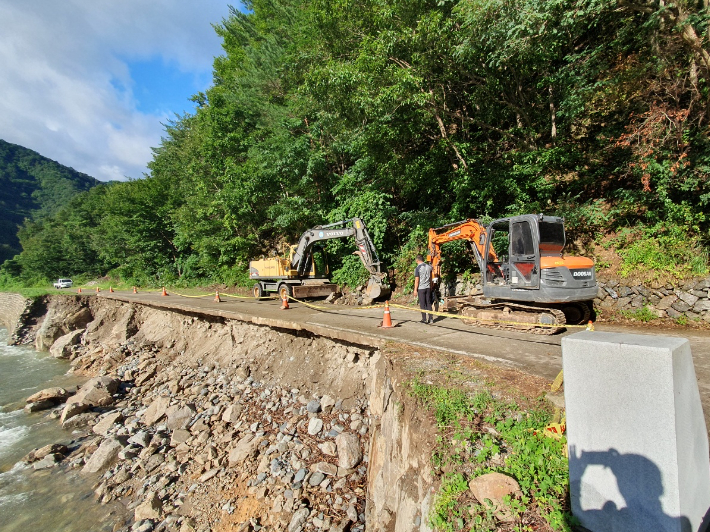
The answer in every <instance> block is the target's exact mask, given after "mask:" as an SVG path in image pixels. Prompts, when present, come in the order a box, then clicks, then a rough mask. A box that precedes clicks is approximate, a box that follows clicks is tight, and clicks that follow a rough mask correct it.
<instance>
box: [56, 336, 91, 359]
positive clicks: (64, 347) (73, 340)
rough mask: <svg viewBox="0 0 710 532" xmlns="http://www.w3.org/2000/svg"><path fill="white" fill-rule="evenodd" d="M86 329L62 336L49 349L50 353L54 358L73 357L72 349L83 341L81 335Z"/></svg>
mask: <svg viewBox="0 0 710 532" xmlns="http://www.w3.org/2000/svg"><path fill="white" fill-rule="evenodd" d="M83 333H84V329H77V330H76V331H72V332H70V333H68V334H65V335H63V336H60V337H59V338H57V340H56V341H55V342H54V343H53V344H52V347H50V348H49V353H50V354H51V355H52V356H53V357H54V358H69V356H70V355H71V347H72V346H73V345H77V344H78V343H79V341H80V340H81V335H82V334H83Z"/></svg>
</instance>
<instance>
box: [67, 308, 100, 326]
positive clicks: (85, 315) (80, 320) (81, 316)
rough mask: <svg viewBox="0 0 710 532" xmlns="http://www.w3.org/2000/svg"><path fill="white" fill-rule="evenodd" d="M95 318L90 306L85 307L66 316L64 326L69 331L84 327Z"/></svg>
mask: <svg viewBox="0 0 710 532" xmlns="http://www.w3.org/2000/svg"><path fill="white" fill-rule="evenodd" d="M93 319H94V317H93V315H92V314H91V310H90V309H89V308H88V307H83V308H81V309H79V310H77V311H76V312H74V313H72V314H69V316H67V317H66V318H64V328H65V329H67V330H69V331H73V330H74V329H84V328H86V325H87V324H88V323H89V322H91V320H93Z"/></svg>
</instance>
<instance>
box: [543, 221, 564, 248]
mask: <svg viewBox="0 0 710 532" xmlns="http://www.w3.org/2000/svg"><path fill="white" fill-rule="evenodd" d="M539 226H540V251H542V252H543V253H545V252H548V253H552V254H559V253H560V252H561V251H562V248H564V247H565V226H564V224H563V223H562V222H561V221H560V222H545V221H541V222H540V223H539Z"/></svg>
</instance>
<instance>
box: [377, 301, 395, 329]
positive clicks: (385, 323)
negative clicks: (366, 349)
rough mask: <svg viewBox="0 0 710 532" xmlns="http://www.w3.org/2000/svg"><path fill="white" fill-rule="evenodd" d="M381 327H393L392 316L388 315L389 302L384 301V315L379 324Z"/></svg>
mask: <svg viewBox="0 0 710 532" xmlns="http://www.w3.org/2000/svg"><path fill="white" fill-rule="evenodd" d="M380 327H382V328H383V329H389V328H391V327H394V325H392V316H390V302H389V301H385V315H384V316H383V317H382V324H381V325H380Z"/></svg>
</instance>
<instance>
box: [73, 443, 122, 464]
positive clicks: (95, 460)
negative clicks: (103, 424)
mask: <svg viewBox="0 0 710 532" xmlns="http://www.w3.org/2000/svg"><path fill="white" fill-rule="evenodd" d="M122 449H123V444H122V443H121V442H120V441H119V440H118V439H116V438H108V439H106V440H104V441H103V442H101V445H99V448H98V449H96V451H95V452H94V453H93V454H92V455H91V458H89V460H88V461H87V462H86V464H85V465H84V468H83V469H82V470H81V472H82V473H101V472H103V471H105V470H106V469H108V468H109V467H111V466H112V465H113V464H114V462H116V460H117V459H118V453H120V452H121V450H122Z"/></svg>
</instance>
